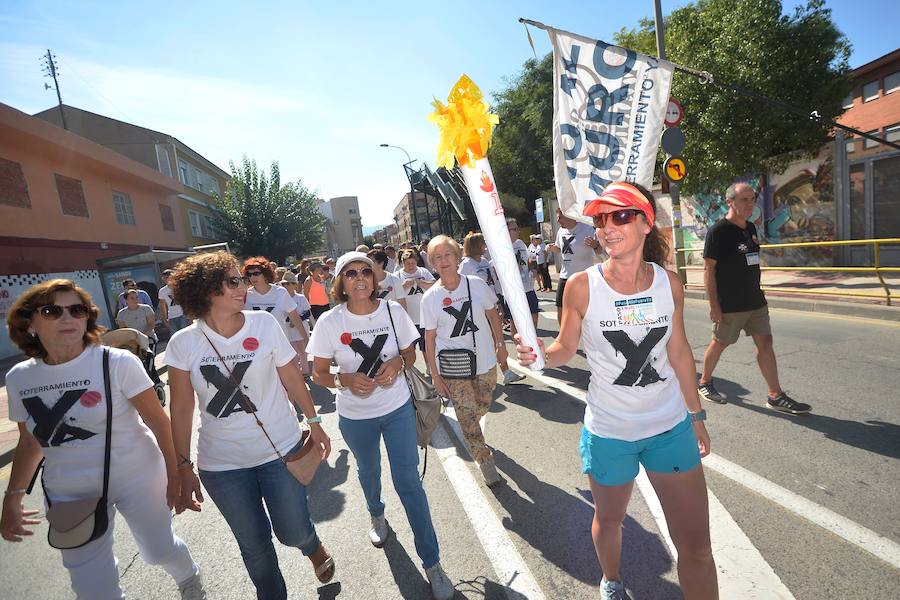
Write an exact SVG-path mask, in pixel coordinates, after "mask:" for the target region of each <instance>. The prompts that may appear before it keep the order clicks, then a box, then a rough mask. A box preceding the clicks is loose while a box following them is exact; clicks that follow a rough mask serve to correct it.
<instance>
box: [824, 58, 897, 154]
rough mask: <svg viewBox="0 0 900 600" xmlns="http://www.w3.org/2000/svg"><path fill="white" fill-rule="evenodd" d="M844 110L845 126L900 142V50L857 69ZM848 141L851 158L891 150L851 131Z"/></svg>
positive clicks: (846, 139) (842, 122) (847, 145)
mask: <svg viewBox="0 0 900 600" xmlns="http://www.w3.org/2000/svg"><path fill="white" fill-rule="evenodd" d="M844 109H845V112H844V114H843V115H841V117H840V119H838V122H839V123H840V124H841V125H846V126H848V127H853V128H854V129H859V130H860V131H864V132H866V133H869V134H872V135H876V136H878V137H881V138H883V139H885V140H887V141H889V142H894V143H900V49H898V50H894V51H893V52H891V53H890V54H885V55H884V56H882V57H881V58H877V59H875V60H873V61H872V62H869V63H866V64H865V65H863V66H861V67H858V68H856V69H854V70H853V90H852V91H851V92H850V94H848V95H847V98H845V99H844ZM844 141H845V144H846V146H845V147H846V150H847V154H848V157H849V158H850V159H851V160H855V159H857V158H865V157H868V156H873V155H876V154H881V153H884V152H890V151H891V148H889V147H887V146H884V145H882V144H879V143H877V142H875V141H873V140H867V139H864V138H854V137H853V136H851V135H849V134H845V135H844Z"/></svg>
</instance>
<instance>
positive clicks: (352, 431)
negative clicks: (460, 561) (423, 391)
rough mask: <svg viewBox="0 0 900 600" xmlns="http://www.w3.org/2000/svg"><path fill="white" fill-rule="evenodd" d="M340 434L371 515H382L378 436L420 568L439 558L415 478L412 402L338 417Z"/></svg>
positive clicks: (416, 454) (416, 456)
mask: <svg viewBox="0 0 900 600" xmlns="http://www.w3.org/2000/svg"><path fill="white" fill-rule="evenodd" d="M339 425H340V429H341V434H343V436H344V441H346V442H347V445H348V446H350V451H351V452H353V457H354V458H355V459H356V472H357V476H358V477H359V484H360V485H361V486H362V489H363V494H364V495H365V497H366V504H367V505H368V508H369V513H370V514H371V515H372V516H375V517H377V516H380V515H383V514H384V499H383V498H382V497H381V438H382V437H384V445H385V448H387V454H388V462H389V463H390V465H391V479H393V481H394V490H396V492H397V495H398V496H400V502H402V503H403V508H404V509H406V518H407V519H408V520H409V525H410V527H411V528H412V531H413V539H414V540H415V544H416V553H417V554H418V555H419V559H420V560H421V561H422V567H423V568H426V569H428V568H430V567H433V566H434V565H436V564H437V563H438V561H439V560H440V552H439V550H438V542H437V536H436V535H435V533H434V525H432V524H431V512H430V511H429V509H428V497H427V496H425V489H424V488H423V487H422V482H421V481H420V480H419V450H418V448H417V447H416V411H415V409H414V408H413V404H412V401H410V402H407V403H406V404H404V405H403V406H401V407H400V408H398V409H397V410H395V411H393V412H390V413H388V414H386V415H384V416H383V417H377V418H374V419H348V418H346V417H340V418H339Z"/></svg>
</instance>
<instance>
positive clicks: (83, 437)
mask: <svg viewBox="0 0 900 600" xmlns="http://www.w3.org/2000/svg"><path fill="white" fill-rule="evenodd" d="M109 376H110V391H111V393H112V415H113V421H112V440H111V443H110V479H116V478H117V477H126V476H131V475H132V474H133V472H134V470H135V469H139V468H147V467H148V463H149V462H150V461H154V460H158V461H160V462H161V461H162V454H161V453H160V451H159V447H158V446H157V445H156V438H154V437H153V434H152V433H151V432H150V430H149V429H148V428H147V426H146V425H144V422H143V421H141V419H140V416H139V415H138V412H137V409H135V407H134V404H132V403H131V401H130V400H129V399H130V398H134V397H135V396H137V395H138V394H140V393H141V392H143V391H144V390H147V389H149V388H151V387H153V382H152V381H150V377H148V376H147V373H146V371H144V367H143V366H142V365H141V362H140V361H139V360H138V358H137V357H136V356H135V355H134V354H132V353H131V352H128V351H127V350H120V349H118V348H109ZM6 392H7V395H8V397H9V418H10V420H12V421H16V422H19V423H26V425H27V427H28V430H29V431H30V432H31V433H32V434H33V435H34V437H36V438H37V440H38V441H39V442H40V444H41V446H42V450H43V453H44V458H45V459H46V462H45V463H44V475H43V477H44V486H45V487H46V489H47V493H48V494H49V495H50V497H51V499H52V500H54V501H60V500H62V501H65V500H74V499H78V498H85V497H90V496H92V495H96V496H99V495H100V494H101V493H102V491H103V462H104V458H103V455H104V450H105V448H106V401H107V398H106V386H105V385H104V382H103V347H102V346H88V347H87V348H85V349H84V351H83V352H82V353H81V354H79V355H78V356H77V357H76V358H74V359H72V360H70V361H69V362H66V363H63V364H60V365H48V364H46V363H45V362H44V361H43V360H40V359H35V358H31V359H28V360H26V361H23V362H20V363H19V364H17V365H16V366H14V367H13V368H12V369H10V371H9V372H8V373H7V374H6ZM142 465H143V466H142Z"/></svg>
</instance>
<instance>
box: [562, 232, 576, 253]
mask: <svg viewBox="0 0 900 600" xmlns="http://www.w3.org/2000/svg"><path fill="white" fill-rule="evenodd" d="M574 241H575V236H574V235H571V236H569V235H564V236H563V238H562V242H563V249H562V253H563V254H575V251H574V250H572V242H574Z"/></svg>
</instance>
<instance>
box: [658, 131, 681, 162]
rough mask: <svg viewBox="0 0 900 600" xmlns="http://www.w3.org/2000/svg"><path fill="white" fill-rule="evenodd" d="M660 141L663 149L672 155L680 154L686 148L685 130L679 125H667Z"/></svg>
mask: <svg viewBox="0 0 900 600" xmlns="http://www.w3.org/2000/svg"><path fill="white" fill-rule="evenodd" d="M660 141H661V143H662V147H663V150H665V151H666V153H667V154H669V155H671V156H678V155H679V154H681V151H682V150H684V132H683V131H681V130H680V129H678V128H677V127H666V128H665V129H663V133H662V139H661V140H660Z"/></svg>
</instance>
